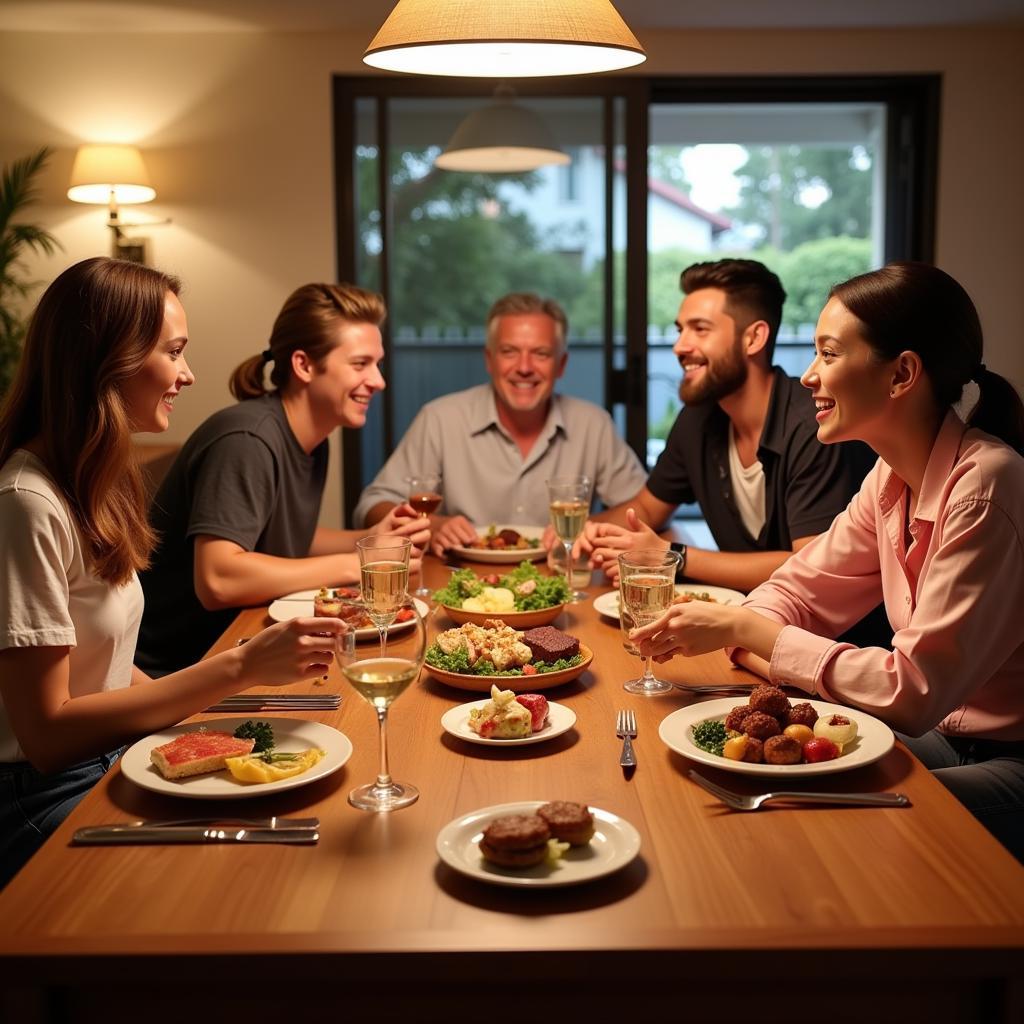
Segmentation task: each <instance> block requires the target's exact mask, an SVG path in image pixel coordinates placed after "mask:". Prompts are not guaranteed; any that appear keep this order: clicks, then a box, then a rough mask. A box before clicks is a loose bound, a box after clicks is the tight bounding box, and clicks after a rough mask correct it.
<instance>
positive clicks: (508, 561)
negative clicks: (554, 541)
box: [449, 523, 548, 565]
mask: <svg viewBox="0 0 1024 1024" xmlns="http://www.w3.org/2000/svg"><path fill="white" fill-rule="evenodd" d="M494 528H495V531H496V532H498V533H500V532H501V531H502V530H515V531H516V533H520V534H522V535H523V536H524V537H525V538H526V539H527V540H541V539H542V538H543V537H544V527H543V526H516V525H515V524H514V523H496V524H495V527H494ZM487 530H488V527H486V526H485V527H483V529H481V528H480V527H476V532H477V536H478V537H482V536H483V535H484V534H485V533H487ZM449 550H450V551H452V552H453V553H454V554H456V555H458V556H459V558H464V559H466V561H467V562H490V563H492V564H495V565H518V564H519V563H520V562H524V561H525V562H537V561H539V560H540V559H542V558H546V557H547V554H548V553H547V551H546V550H545V549H544V546H543V545H539V546H538V547H535V548H502V549H500V550H498V551H491V550H490V549H489V548H464V547H462V546H461V545H458V546H456V547H453V548H450V549H449Z"/></svg>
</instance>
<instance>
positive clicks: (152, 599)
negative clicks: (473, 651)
mask: <svg viewBox="0 0 1024 1024" xmlns="http://www.w3.org/2000/svg"><path fill="white" fill-rule="evenodd" d="M384 316H385V308H384V302H383V300H382V299H381V297H380V296H379V295H377V294H375V293H374V292H369V291H366V290H364V289H362V288H357V287H355V286H354V285H344V284H307V285H303V286H302V287H301V288H298V289H296V290H295V291H294V292H293V293H292V294H291V295H290V296H289V298H288V299H287V301H286V302H285V304H284V306H283V308H282V309H281V312H280V313H279V314H278V316H277V319H276V320H275V322H274V327H273V330H272V331H271V334H270V341H269V344H268V345H267V347H266V349H265V350H264V351H263V352H262V353H261V354H259V355H255V356H252V357H250V358H249V359H246V360H245V361H244V362H243V363H242V364H241V365H240V366H239V367H238V368H237V369H236V370H235V372H234V374H233V375H232V378H231V390H232V392H233V393H234V395H235V397H236V398H237V399H238V402H237V403H236V404H235V405H232V406H229V407H228V408H226V409H221V410H219V411H218V412H216V413H214V414H213V415H212V416H211V417H209V418H208V419H207V420H206V421H205V422H204V423H203V424H201V425H200V426H199V427H198V429H196V430H195V431H194V432H193V434H192V436H191V437H190V438H189V439H188V441H186V442H185V444H184V446H183V447H182V450H181V452H180V453H179V455H178V457H177V458H176V459H175V461H174V465H173V466H172V467H171V469H170V471H169V472H168V474H167V476H166V477H165V478H164V481H163V483H162V485H161V487H160V489H159V491H158V492H157V495H156V498H155V499H154V502H153V507H152V509H151V517H150V518H151V523H152V525H153V527H154V528H155V529H156V531H157V533H158V534H159V536H160V542H159V545H158V547H157V549H156V551H155V552H154V555H153V559H152V564H151V566H150V568H149V569H148V570H146V571H145V572H144V573H143V574H142V586H143V589H144V591H145V594H146V613H145V616H144V617H143V621H142V628H141V630H140V633H139V645H138V653H137V659H136V663H137V664H138V665H140V666H141V667H142V668H143V669H145V670H146V671H147V672H149V673H151V674H153V675H162V674H163V673H165V672H170V671H174V670H175V669H177V668H180V667H181V666H182V665H185V664H189V663H190V662H192V661H195V660H196V659H197V658H199V657H201V656H202V654H203V653H204V652H205V651H206V650H207V649H208V648H209V647H210V645H211V644H212V643H213V642H214V640H216V638H217V637H218V636H219V635H220V634H221V633H222V632H223V631H224V629H225V628H226V626H227V625H228V623H230V622H231V620H232V619H233V618H234V616H235V615H236V614H237V611H238V609H239V608H240V607H242V606H245V605H253V604H265V603H267V602H268V601H271V600H273V599H274V598H276V597H280V596H281V595H282V594H286V593H289V592H291V591H297V590H304V589H307V588H319V587H322V586H335V585H337V584H340V583H350V582H354V581H356V580H358V579H359V560H358V556H357V555H356V553H355V542H356V539H357V538H358V537H360V536H362V535H364V534H365V533H366V532H368V531H360V532H356V531H353V530H338V529H331V528H328V527H324V526H320V525H318V518H319V513H320V502H321V498H322V496H323V491H324V486H325V484H326V480H327V458H328V442H327V439H328V437H329V436H330V435H331V433H333V432H334V431H335V430H336V429H337V428H338V427H348V428H351V429H358V428H359V427H362V426H363V424H364V423H365V422H366V415H367V411H368V409H369V405H370V401H371V400H372V398H373V396H374V395H375V394H376V393H377V392H378V391H380V390H381V389H382V388H383V387H384V378H383V377H382V376H381V374H380V369H379V365H380V362H381V360H382V359H383V357H384V349H383V346H382V342H381V333H380V324H381V323H382V321H383V320H384ZM268 369H269V373H267V371H268ZM265 377H269V386H265V384H264V378H265ZM426 523H427V521H426V520H424V519H419V518H418V517H417V516H416V513H415V512H414V511H413V510H412V508H410V507H409V506H408V505H400V506H398V507H397V508H395V509H393V510H392V511H391V513H390V514H389V515H388V516H386V517H385V518H384V519H383V520H382V521H381V522H380V523H378V524H377V525H376V526H375V527H374V528H373V530H372V531H369V532H372V533H394V534H398V535H400V536H404V537H408V538H409V539H410V540H411V541H412V543H413V544H414V545H415V546H416V547H415V548H414V550H413V570H414V571H415V569H416V568H417V565H418V560H419V558H420V555H421V550H422V548H423V547H424V546H425V545H426V543H427V542H428V541H429V539H430V531H429V527H428V526H426Z"/></svg>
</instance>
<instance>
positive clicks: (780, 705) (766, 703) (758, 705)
mask: <svg viewBox="0 0 1024 1024" xmlns="http://www.w3.org/2000/svg"><path fill="white" fill-rule="evenodd" d="M750 706H751V708H752V709H753V710H754V711H761V712H763V713H764V714H766V715H771V716H772V718H781V717H783V716H785V714H786V712H787V711H789V699H788V698H787V697H786V695H785V694H784V693H783V692H782V691H781V690H780V689H779V688H778V687H777V686H755V687H754V689H753V692H752V693H751V694H750Z"/></svg>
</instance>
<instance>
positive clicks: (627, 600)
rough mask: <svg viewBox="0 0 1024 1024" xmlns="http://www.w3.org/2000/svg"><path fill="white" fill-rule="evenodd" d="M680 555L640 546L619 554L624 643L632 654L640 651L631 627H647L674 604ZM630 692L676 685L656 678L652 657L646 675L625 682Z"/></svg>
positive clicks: (663, 689)
mask: <svg viewBox="0 0 1024 1024" xmlns="http://www.w3.org/2000/svg"><path fill="white" fill-rule="evenodd" d="M678 568H679V555H678V554H677V553H676V552H675V551H663V550H661V549H660V548H640V549H639V550H637V551H629V552H627V553H626V554H623V555H619V614H620V615H621V616H622V629H623V637H624V639H623V645H624V646H625V648H626V650H627V651H629V652H630V654H638V653H639V652H638V651H637V649H636V647H635V646H633V643H632V641H631V640H630V639H629V632H628V630H629V628H630V627H631V626H632V627H637V626H646V625H649V624H650V623H652V622H654V620H655V619H657V618H659V617H660V616H661V615H662V614H663V613H664V612H665V611H666V610H667V609H668V607H669V605H671V604H672V599H673V598H674V597H675V591H676V570H677V569H678ZM622 688H623V689H624V690H626V691H627V692H628V693H643V694H652V693H668V692H669V691H670V690H671V689H672V684H671V683H668V682H665V680H663V679H656V678H655V676H654V672H653V670H652V668H651V659H650V657H647V658H646V659H645V660H644V674H643V675H642V676H640V678H639V679H629V680H627V681H626V682H624V683H623V684H622Z"/></svg>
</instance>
